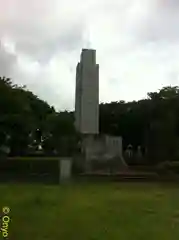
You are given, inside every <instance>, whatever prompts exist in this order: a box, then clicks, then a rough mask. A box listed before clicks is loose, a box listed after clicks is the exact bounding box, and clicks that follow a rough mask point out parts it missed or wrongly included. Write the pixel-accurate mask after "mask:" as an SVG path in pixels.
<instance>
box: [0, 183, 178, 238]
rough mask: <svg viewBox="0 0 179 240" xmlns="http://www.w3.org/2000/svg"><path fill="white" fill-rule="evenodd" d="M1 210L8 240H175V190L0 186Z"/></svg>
mask: <svg viewBox="0 0 179 240" xmlns="http://www.w3.org/2000/svg"><path fill="white" fill-rule="evenodd" d="M4 205H8V206H9V207H10V208H11V212H10V217H11V223H10V226H9V239H10V240H11V239H13V240H32V239H33V240H42V239H44V240H57V239H58V240H76V239H78V240H102V239H103V240H120V239H121V240H136V239H137V240H143V239H145V240H149V239H150V240H151V239H152V240H175V239H176V240H178V239H179V187H178V186H169V185H168V186H166V185H165V186H164V185H163V186H162V185H157V184H146V183H143V184H139V183H96V184H95V183H83V184H78V183H76V184H71V185H61V186H42V185H18V186H15V185H0V206H4ZM0 237H1V235H0Z"/></svg>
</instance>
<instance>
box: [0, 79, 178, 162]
mask: <svg viewBox="0 0 179 240" xmlns="http://www.w3.org/2000/svg"><path fill="white" fill-rule="evenodd" d="M99 112H100V114H99V126H100V133H101V134H109V135H118V136H122V138H123V147H124V149H126V148H127V146H128V145H129V144H131V145H132V146H133V147H134V149H136V148H137V146H141V147H142V148H143V149H145V153H146V158H147V159H148V161H149V163H150V164H155V163H158V162H162V161H166V160H168V161H172V160H179V151H178V149H179V148H178V147H179V87H178V86H174V87H171V86H167V87H164V88H162V89H161V90H159V91H158V92H149V93H148V98H147V99H142V100H139V101H133V102H125V101H123V100H121V101H118V102H111V103H100V105H99ZM77 138H78V134H77V133H76V131H75V127H74V112H68V111H63V112H57V111H55V109H54V107H52V106H50V105H49V104H48V103H47V102H45V101H43V100H41V99H39V98H38V97H37V96H36V95H35V94H33V93H32V92H31V91H29V90H27V89H26V87H25V86H22V87H21V86H17V85H15V84H13V82H12V80H11V79H9V78H6V77H0V153H1V154H2V153H3V152H6V153H7V154H8V155H10V156H24V155H29V154H32V153H35V152H37V151H38V150H39V145H40V146H41V148H42V150H43V152H44V155H53V154H56V155H70V154H73V153H74V151H75V149H76V147H77V146H76V145H77V144H76V142H77Z"/></svg>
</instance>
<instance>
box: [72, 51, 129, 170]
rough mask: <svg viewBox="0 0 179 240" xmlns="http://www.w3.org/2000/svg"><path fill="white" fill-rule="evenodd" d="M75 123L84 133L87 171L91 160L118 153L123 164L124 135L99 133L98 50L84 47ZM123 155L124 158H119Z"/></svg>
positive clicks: (108, 158) (111, 157)
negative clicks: (122, 136)
mask: <svg viewBox="0 0 179 240" xmlns="http://www.w3.org/2000/svg"><path fill="white" fill-rule="evenodd" d="M75 127H76V130H77V131H78V132H79V133H80V134H81V136H82V139H81V152H82V153H83V155H84V156H85V162H86V171H89V170H90V169H91V161H93V160H95V161H96V160H99V159H101V160H102V161H106V160H111V159H114V158H115V157H118V159H119V161H120V162H121V163H122V165H125V162H124V160H123V157H122V138H121V137H116V136H107V135H104V136H103V135H101V134H99V65H98V64H96V51H95V50H92V49H83V50H82V53H81V59H80V62H79V63H78V64H77V68H76V96H75ZM120 159H121V160H120Z"/></svg>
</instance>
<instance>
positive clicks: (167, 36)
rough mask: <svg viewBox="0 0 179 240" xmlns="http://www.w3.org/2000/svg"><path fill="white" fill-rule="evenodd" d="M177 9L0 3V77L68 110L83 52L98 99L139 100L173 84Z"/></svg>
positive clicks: (157, 3) (173, 0)
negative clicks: (94, 69) (93, 59)
mask: <svg viewBox="0 0 179 240" xmlns="http://www.w3.org/2000/svg"><path fill="white" fill-rule="evenodd" d="M178 11H179V3H178V1H177V0H170V1H163V0H135V1H132V0H118V1H115V0H99V1H95V0H86V1H83V0H74V1H71V0H31V1H29V0H7V1H4V0H0V39H1V40H2V44H1V45H0V75H6V76H12V78H13V80H14V81H15V82H16V83H19V84H25V85H27V87H28V88H29V89H30V90H32V91H33V92H34V93H35V94H37V95H39V97H41V98H42V99H44V100H46V101H48V102H49V103H50V104H52V105H54V106H55V107H56V108H57V109H73V108H74V89H75V67H76V64H77V62H78V61H79V57H80V51H81V48H82V47H88V46H90V47H92V48H95V49H96V50H97V62H98V63H99V64H100V100H101V101H104V102H105V101H114V100H121V99H124V100H133V99H140V98H143V97H145V96H146V93H147V92H148V91H153V90H154V91H155V90H156V89H158V88H160V87H162V86H163V85H164V84H166V85H168V84H170V83H171V84H172V83H175V85H176V84H177V83H179V78H178V76H179V65H178V63H179V44H178V41H179V30H178V25H179V14H178V13H179V12H178ZM172 79H173V80H172Z"/></svg>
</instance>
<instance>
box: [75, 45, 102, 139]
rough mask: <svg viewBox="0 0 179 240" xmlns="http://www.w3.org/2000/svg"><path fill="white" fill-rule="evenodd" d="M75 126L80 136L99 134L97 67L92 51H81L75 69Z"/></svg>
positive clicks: (94, 54)
mask: <svg viewBox="0 0 179 240" xmlns="http://www.w3.org/2000/svg"><path fill="white" fill-rule="evenodd" d="M75 126H76V130H77V131H78V132H80V133H82V134H98V133H99V65H98V64H96V51H95V50H92V49H83V50H82V53H81V60H80V62H79V63H78V64H77V68H76V96H75Z"/></svg>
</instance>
